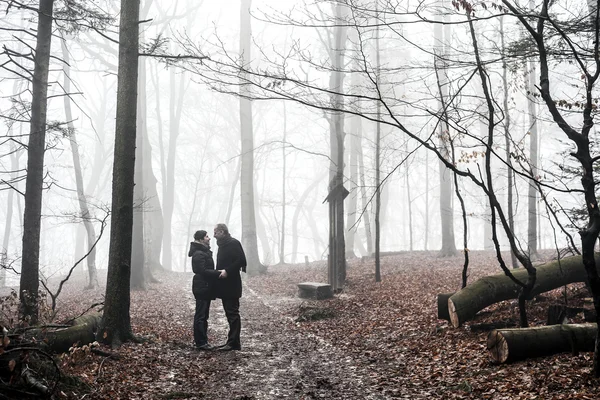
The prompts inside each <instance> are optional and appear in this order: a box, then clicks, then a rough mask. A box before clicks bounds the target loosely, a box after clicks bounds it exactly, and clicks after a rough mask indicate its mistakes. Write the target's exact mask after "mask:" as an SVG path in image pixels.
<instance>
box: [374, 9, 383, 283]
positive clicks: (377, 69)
mask: <svg viewBox="0 0 600 400" xmlns="http://www.w3.org/2000/svg"><path fill="white" fill-rule="evenodd" d="M377 4H378V5H379V2H378V3H377ZM377 19H379V12H378V11H377ZM380 50H381V49H380V48H379V24H377V28H376V29H375V82H376V84H377V90H378V91H379V92H381V91H382V90H381V87H380V85H381V80H380V78H381V76H380V75H381V51H380ZM380 120H381V101H378V102H377V122H376V123H375V124H376V128H375V282H381V257H380V250H381V248H380V245H381V243H380V242H381V225H380V221H379V217H380V214H381V184H382V183H381V123H380V122H379V121H380Z"/></svg>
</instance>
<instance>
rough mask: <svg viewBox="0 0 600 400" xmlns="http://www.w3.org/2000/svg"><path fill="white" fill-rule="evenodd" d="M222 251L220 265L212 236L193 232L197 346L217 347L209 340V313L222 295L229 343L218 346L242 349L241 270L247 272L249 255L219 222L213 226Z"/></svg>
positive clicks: (197, 347)
mask: <svg viewBox="0 0 600 400" xmlns="http://www.w3.org/2000/svg"><path fill="white" fill-rule="evenodd" d="M214 237H215V239H217V245H218V246H219V251H218V252H217V268H216V269H215V263H214V261H213V257H212V251H211V250H210V236H208V233H207V232H206V231H202V230H201V231H197V232H196V233H194V241H193V242H191V243H190V251H189V253H188V256H190V257H192V270H193V271H194V280H193V281H192V292H193V293H194V297H195V298H196V314H195V315H194V342H195V344H196V349H198V350H214V349H215V347H213V346H211V345H210V344H208V336H207V331H208V315H209V311H210V301H211V300H215V298H217V297H218V298H220V299H221V300H222V302H223V309H224V310H225V315H226V316H227V322H228V323H229V334H228V335H227V343H225V344H224V345H223V346H220V347H218V348H217V349H218V350H221V351H230V350H241V343H240V332H241V328H242V323H241V320H240V297H242V278H241V276H240V270H241V271H244V272H246V255H245V254H244V249H243V248H242V245H241V243H240V242H239V241H238V240H237V239H234V238H232V237H231V235H230V234H229V229H227V225H225V224H217V225H216V226H215V230H214Z"/></svg>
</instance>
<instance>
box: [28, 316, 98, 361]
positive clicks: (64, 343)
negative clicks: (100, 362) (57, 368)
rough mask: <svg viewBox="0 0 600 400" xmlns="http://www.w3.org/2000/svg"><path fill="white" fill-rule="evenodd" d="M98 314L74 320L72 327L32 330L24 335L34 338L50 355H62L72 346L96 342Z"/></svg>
mask: <svg viewBox="0 0 600 400" xmlns="http://www.w3.org/2000/svg"><path fill="white" fill-rule="evenodd" d="M101 318H102V316H101V315H100V314H89V315H84V316H81V317H79V318H76V319H75V320H74V321H73V325H72V326H70V327H67V328H61V329H48V328H41V329H34V330H31V331H28V332H27V334H26V335H25V336H26V337H28V338H35V340H36V341H38V343H40V344H41V347H42V348H43V349H44V350H46V351H49V352H52V353H64V352H67V351H69V349H70V348H71V347H73V345H74V344H77V345H79V346H83V345H86V344H90V343H93V342H94V341H95V340H96V330H97V329H98V325H99V324H100V320H101Z"/></svg>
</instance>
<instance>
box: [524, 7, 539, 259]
mask: <svg viewBox="0 0 600 400" xmlns="http://www.w3.org/2000/svg"><path fill="white" fill-rule="evenodd" d="M529 7H530V8H531V9H532V10H533V9H534V3H533V1H532V0H529ZM528 64H529V68H528V69H529V71H527V67H525V70H526V74H527V91H528V93H529V94H528V95H527V110H528V114H529V159H530V163H531V174H532V175H533V176H534V177H535V176H536V175H537V166H538V127H537V111H536V106H535V102H534V101H533V99H532V97H531V96H532V95H533V94H534V93H537V91H538V90H537V89H536V87H535V80H536V75H537V71H536V67H535V61H534V60H529V62H528ZM527 194H528V196H527V200H528V204H527V217H528V218H527V252H528V253H529V258H532V259H533V258H535V257H536V256H537V248H538V245H537V188H536V185H535V183H534V182H532V181H530V182H529V188H528V193H527Z"/></svg>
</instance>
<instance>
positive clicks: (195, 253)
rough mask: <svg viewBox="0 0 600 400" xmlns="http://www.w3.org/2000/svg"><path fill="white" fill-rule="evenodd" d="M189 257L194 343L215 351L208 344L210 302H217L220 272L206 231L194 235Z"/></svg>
mask: <svg viewBox="0 0 600 400" xmlns="http://www.w3.org/2000/svg"><path fill="white" fill-rule="evenodd" d="M188 256H189V257H192V271H194V278H193V280H192V292H193V293H194V297H195V298H196V313H195V314H194V343H195V344H196V349H198V350H204V351H208V350H213V347H212V346H211V345H210V344H208V335H207V331H208V316H209V311H210V301H211V300H215V293H214V286H215V282H216V281H217V279H218V278H219V275H220V272H219V271H216V270H215V262H214V261H213V257H212V251H211V250H210V236H208V233H207V232H206V231H202V230H200V231H197V232H196V233H194V241H193V242H191V243H190V251H189V253H188Z"/></svg>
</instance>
